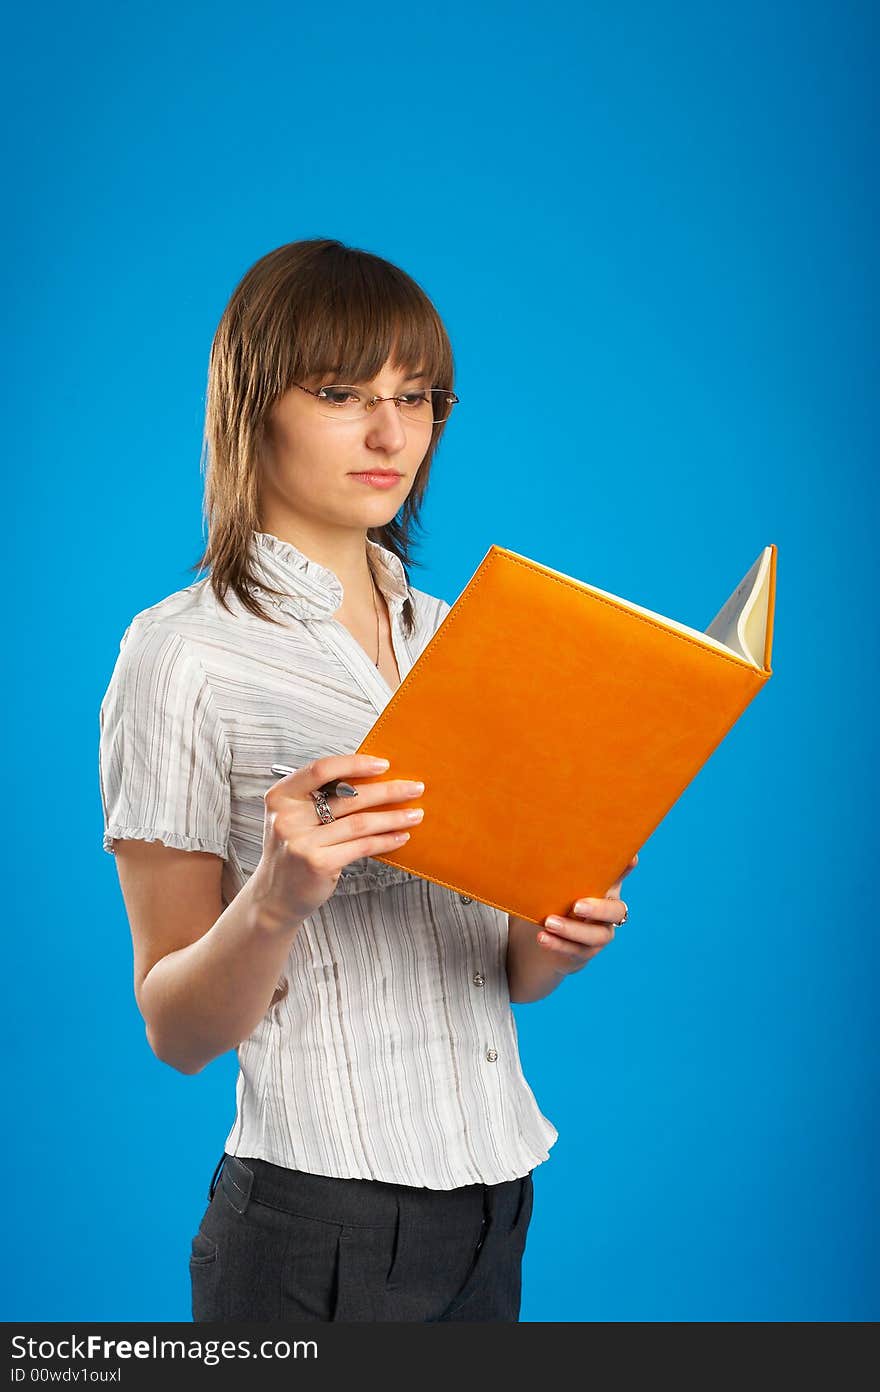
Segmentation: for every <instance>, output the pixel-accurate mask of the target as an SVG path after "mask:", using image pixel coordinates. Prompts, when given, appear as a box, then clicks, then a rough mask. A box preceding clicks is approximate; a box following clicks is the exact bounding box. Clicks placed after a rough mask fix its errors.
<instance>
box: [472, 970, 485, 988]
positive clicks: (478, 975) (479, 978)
mask: <svg viewBox="0 0 880 1392" xmlns="http://www.w3.org/2000/svg"><path fill="white" fill-rule="evenodd" d="M485 980H486V978H485V977H484V975H483V973H482V972H474V985H475V986H482V985H483V982H484V981H485Z"/></svg>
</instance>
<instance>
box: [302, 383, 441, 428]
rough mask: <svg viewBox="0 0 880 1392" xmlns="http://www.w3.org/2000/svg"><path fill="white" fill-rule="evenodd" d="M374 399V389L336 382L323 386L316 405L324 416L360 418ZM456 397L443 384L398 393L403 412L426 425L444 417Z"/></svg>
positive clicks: (409, 417)
mask: <svg viewBox="0 0 880 1392" xmlns="http://www.w3.org/2000/svg"><path fill="white" fill-rule="evenodd" d="M372 399H373V393H372V392H368V391H364V389H363V388H362V387H348V386H338V385H337V384H336V383H334V384H333V385H332V386H328V387H322V388H321V393H320V396H319V397H318V398H317V406H318V411H319V412H320V414H321V415H322V416H333V417H335V418H336V419H337V420H360V419H361V418H362V417H363V416H366V415H367V414H368V411H367V403H368V402H369V401H372ZM457 400H458V398H457V397H456V395H455V393H454V392H450V391H446V390H445V388H442V387H432V388H430V389H425V390H424V391H414V392H406V393H405V394H403V395H401V396H400V397H398V402H399V408H400V414H401V415H402V416H404V417H405V418H406V419H407V420H411V421H418V422H420V423H421V424H424V425H436V424H439V423H440V422H441V421H445V420H446V419H447V418H448V416H449V413H450V411H451V410H452V407H453V405H454V404H455V402H456V401H457Z"/></svg>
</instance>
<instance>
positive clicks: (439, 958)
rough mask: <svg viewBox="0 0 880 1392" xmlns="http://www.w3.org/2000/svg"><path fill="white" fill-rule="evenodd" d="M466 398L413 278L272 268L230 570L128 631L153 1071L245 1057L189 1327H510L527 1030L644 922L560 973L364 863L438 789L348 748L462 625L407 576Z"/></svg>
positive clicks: (121, 776) (437, 899)
mask: <svg viewBox="0 0 880 1392" xmlns="http://www.w3.org/2000/svg"><path fill="white" fill-rule="evenodd" d="M457 400H458V398H457V397H456V395H455V392H454V390H453V357H452V351H451V348H450V343H449V339H448V337H447V334H446V332H445V330H444V327H443V325H442V323H441V320H440V318H439V316H438V314H437V312H436V310H435V308H434V306H433V305H432V304H431V302H430V300H429V299H428V298H427V296H426V295H425V294H424V292H423V291H422V290H421V289H420V287H419V286H418V285H417V284H416V283H415V282H414V281H413V280H412V279H411V278H410V277H409V276H408V275H406V274H405V273H404V272H403V271H401V270H400V269H399V268H397V267H395V266H393V265H391V264H389V263H388V262H387V261H384V260H382V259H381V258H379V257H377V256H374V255H371V254H368V253H366V252H363V251H359V250H355V249H352V248H349V247H346V246H344V245H342V244H341V243H340V242H337V241H332V240H323V239H316V240H310V241H302V242H294V243H291V244H290V245H287V246H282V247H279V248H277V249H276V250H275V251H272V252H270V253H269V254H268V255H266V256H264V257H262V259H261V260H259V261H258V262H257V263H256V264H255V265H254V266H253V267H251V269H250V270H249V271H248V272H247V274H246V275H245V276H244V278H243V279H242V281H241V282H240V284H239V285H238V286H237V288H236V289H235V291H234V293H233V295H232V297H231V299H230V301H229V304H228V305H227V307H226V309H225V311H224V314H223V316H222V319H221V321H220V324H219V326H218V329H217V332H216V335H215V338H214V342H213V345H212V349H211V355H210V368H209V380H208V393H207V411H206V423H205V445H206V453H207V472H206V487H205V516H206V521H207V526H208V533H209V537H208V543H207V547H206V550H205V552H204V554H203V555H202V557H201V558H200V560H199V562H198V564H197V566H195V567H193V569H194V570H199V569H203V568H208V567H209V568H210V574H209V576H208V577H207V578H205V579H202V580H200V581H198V582H197V583H195V584H193V585H191V586H189V587H188V588H186V589H183V590H179V591H177V592H176V593H174V594H171V595H169V596H168V597H167V598H165V599H162V600H160V601H159V602H158V603H157V604H154V605H153V606H151V607H150V608H148V609H145V610H143V611H142V612H141V613H139V614H137V615H136V616H135V617H134V619H133V620H132V622H131V623H130V625H129V627H128V628H127V629H126V631H125V633H124V635H123V638H122V642H121V644H120V653H119V657H118V659H117V661H116V665H115V668H114V671H113V674H112V678H111V681H110V685H109V687H108V690H107V692H106V694H105V696H104V699H103V702H102V705H101V712H100V724H101V741H100V779H101V794H102V800H103V806H104V820H105V834H104V847H105V849H106V850H108V851H110V852H112V853H115V855H116V863H117V868H118V872H119V877H120V882H121V887H122V892H123V896H124V900H125V906H126V911H127V914H128V918H129V921H130V924H131V929H132V936H133V942H134V958H135V992H136V997H137V1001H138V1006H139V1008H140V1010H141V1012H142V1014H143V1017H144V1020H145V1023H146V1031H147V1038H148V1040H149V1043H150V1046H151V1048H152V1049H153V1050H154V1052H155V1053H156V1055H157V1057H158V1058H159V1059H161V1060H163V1061H164V1062H166V1063H168V1064H170V1065H171V1066H172V1067H174V1068H177V1069H179V1070H180V1071H182V1072H184V1073H197V1072H199V1071H200V1070H201V1069H202V1068H204V1067H205V1066H206V1064H208V1063H209V1062H210V1061H211V1060H212V1059H214V1058H216V1057H217V1056H218V1055H220V1054H222V1053H224V1052H225V1051H227V1050H229V1049H232V1048H235V1049H236V1050H237V1054H238V1061H239V1073H238V1081H237V1087H236V1108H235V1119H234V1122H233V1124H232V1127H231V1129H230V1131H229V1133H228V1135H227V1137H226V1140H225V1145H224V1151H223V1154H222V1156H221V1159H220V1162H219V1164H218V1165H217V1168H216V1170H215V1171H214V1175H213V1177H212V1179H211V1183H210V1186H209V1194H208V1200H209V1202H208V1207H207V1209H206V1211H205V1213H204V1215H203V1217H202V1219H201V1221H200V1223H199V1227H198V1232H197V1233H196V1234H195V1235H194V1236H193V1238H192V1254H191V1258H190V1274H191V1280H192V1314H193V1319H194V1320H198V1321H204V1320H226V1319H242V1320H275V1319H284V1320H290V1321H302V1320H323V1321H327V1320H352V1321H378V1320H383V1321H398V1320H408V1321H421V1322H426V1321H440V1320H503V1321H516V1320H518V1318H519V1308H520V1285H521V1265H522V1257H523V1250H524V1247H525V1242H526V1233H527V1230H528V1226H529V1221H530V1217H531V1212H532V1198H533V1190H532V1173H531V1172H532V1170H533V1168H534V1167H535V1166H536V1165H537V1164H540V1163H541V1161H543V1160H546V1159H547V1158H548V1152H549V1147H550V1146H551V1145H552V1144H553V1143H554V1141H555V1140H556V1138H557V1132H556V1129H555V1127H554V1126H553V1125H552V1124H551V1122H550V1121H548V1120H547V1118H546V1117H545V1116H543V1114H542V1113H541V1111H540V1110H539V1108H538V1105H537V1103H536V1101H535V1098H534V1096H533V1094H532V1091H531V1089H530V1087H529V1085H528V1083H527V1082H526V1080H525V1078H524V1076H523V1072H522V1069H521V1066H520V1060H519V1054H518V1048H517V1034H516V1025H515V1022H514V1018H513V1014H512V1012H511V1009H510V1002H511V999H522V1000H528V999H537V998H538V996H539V995H546V994H547V992H548V991H549V990H550V989H552V986H553V984H555V983H556V982H557V981H558V980H559V979H560V976H561V974H562V973H563V972H564V971H567V970H573V969H576V966H580V965H582V964H583V961H584V960H586V957H587V956H588V955H591V954H592V953H593V952H595V951H597V950H599V948H600V946H601V945H602V944H603V943H604V941H606V940H607V937H608V936H609V934H610V935H613V931H614V929H613V926H611V927H610V928H609V925H612V924H613V923H614V922H615V920H617V919H619V918H620V915H621V913H622V912H624V908H625V906H623V905H622V903H621V902H620V901H619V900H618V899H616V898H608V899H607V900H605V901H601V903H602V906H603V913H604V918H602V919H601V926H598V925H599V920H596V921H595V922H594V926H593V927H592V928H590V927H589V925H588V923H585V922H580V924H579V929H580V935H579V936H577V932H578V930H577V928H575V927H572V930H571V935H570V936H569V938H568V939H565V938H551V942H552V943H553V946H550V947H547V946H544V945H540V944H539V942H538V940H537V936H536V934H537V930H536V929H535V926H534V925H533V924H529V925H524V924H523V923H522V922H521V921H520V920H514V923H509V922H508V917H507V915H506V914H503V913H501V912H500V911H499V910H497V909H494V908H491V907H489V906H487V905H485V904H482V903H479V902H477V901H475V900H472V899H470V898H468V897H466V896H464V895H459V894H456V893H454V892H452V891H450V890H447V889H445V888H442V887H441V886H439V885H436V884H433V883H431V882H429V881H426V880H424V879H421V878H420V877H418V876H415V875H411V874H409V873H408V872H406V871H404V870H401V869H399V868H398V867H396V866H393V865H389V864H385V863H383V862H381V861H377V860H374V859H372V858H371V857H373V856H375V855H377V854H381V853H382V852H386V851H388V850H390V849H393V848H396V847H399V846H400V845H402V844H403V843H404V841H405V839H406V837H407V836H409V835H415V836H417V835H418V834H419V832H418V823H419V812H418V810H417V809H416V810H415V812H414V811H413V810H406V809H407V808H409V809H412V805H413V803H414V802H417V800H418V798H419V796H420V795H421V793H422V792H423V791H424V790H423V788H422V787H421V785H419V784H410V783H408V782H403V781H401V780H400V779H398V778H395V773H394V769H393V768H390V767H387V765H386V766H385V767H384V769H383V770H382V771H383V772H384V773H385V775H386V776H385V777H384V778H379V777H377V773H378V772H379V771H378V770H377V769H376V767H375V766H374V764H373V763H372V762H371V761H370V760H369V759H367V758H366V757H363V756H359V755H356V754H353V753H351V752H350V751H351V750H354V749H356V748H357V746H358V744H359V743H360V742H361V740H362V739H363V737H364V736H365V734H366V733H367V731H368V730H369V729H370V728H371V726H372V725H373V724H374V722H375V721H376V719H377V717H378V716H379V714H380V713H381V711H382V710H383V708H384V706H385V705H386V704H387V702H388V700H389V699H390V697H391V694H392V692H393V691H394V689H395V688H396V687H397V685H398V684H399V683H400V681H401V680H402V679H403V678H404V677H405V676H406V674H407V672H408V671H409V669H410V668H411V667H412V665H413V663H414V662H415V661H416V659H417V658H418V656H419V654H420V653H421V651H422V650H423V649H424V647H425V645H426V644H427V642H428V641H429V639H430V638H431V636H432V635H433V634H434V632H435V631H436V629H437V627H438V626H439V624H440V623H441V621H442V619H443V618H444V617H445V615H446V614H447V613H448V611H449V608H450V606H449V605H448V604H447V603H446V602H445V601H444V600H442V599H439V598H435V597H433V596H431V595H429V594H427V593H425V592H424V591H421V590H418V589H415V588H414V587H412V586H411V585H410V584H409V581H408V578H407V566H408V565H409V564H412V562H411V560H410V557H409V547H410V528H411V526H412V525H413V524H414V523H416V522H417V521H418V513H419V506H420V503H421V501H422V499H423V497H424V494H425V490H426V488H427V484H428V477H429V472H430V467H431V462H432V459H433V457H434V455H435V453H436V450H437V446H438V444H439V441H440V438H441V436H442V434H443V431H444V429H445V425H446V422H447V420H448V418H449V414H450V412H451V410H452V407H453V405H454V404H455V403H456V401H457ZM273 765H281V766H284V767H288V768H292V769H294V772H292V773H289V774H286V775H283V776H282V777H280V779H279V778H278V776H277V775H276V774H275V773H274V772H273ZM338 780H342V781H344V782H346V783H348V784H349V785H350V786H351V787H353V788H355V789H356V791H357V796H343V795H342V794H341V793H340V792H339V791H338V790H337V789H336V782H337V781H338ZM364 780H369V781H364ZM328 785H332V786H330V787H328ZM322 790H323V792H322ZM401 804H406V807H402V806H401ZM465 815H466V810H465ZM614 888H615V889H617V888H619V885H618V886H615V887H614ZM566 922H568V923H570V924H571V923H572V921H571V920H566ZM514 925H516V926H517V929H518V930H521V929H523V928H525V929H526V932H525V933H524V934H522V933H520V932H519V931H518V932H517V936H516V938H515V939H514V935H513V929H514ZM591 933H592V936H590V934H591ZM575 937H577V945H576V946H575V945H574V944H575ZM560 948H562V949H563V950H562V952H560V951H559V949H560ZM566 948H567V949H568V950H567V951H566V950H565V949H566ZM514 949H515V951H514ZM551 958H552V959H553V962H554V965H553V966H552V967H549V968H548V966H547V965H546V963H547V961H548V960H549V959H551ZM539 959H540V961H539ZM542 973H543V975H542Z"/></svg>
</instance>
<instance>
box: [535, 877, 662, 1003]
mask: <svg viewBox="0 0 880 1392" xmlns="http://www.w3.org/2000/svg"><path fill="white" fill-rule="evenodd" d="M638 863H639V858H638V855H634V856H633V858H632V860H631V861H630V862H629V864H628V865H627V867H626V869H625V870H624V872H623V874H622V875H621V876H620V879H619V880H615V882H614V884H613V885H612V886H611V888H610V889H609V891H608V893H607V894H606V895H605V898H604V899H579V900H578V901H577V903H576V904H575V905H574V908H573V910H572V912H573V913H574V914H575V915H576V917H574V918H556V917H555V916H554V915H552V914H551V915H550V917H549V918H545V919H544V924H545V927H546V931H544V930H543V929H542V931H541V932H540V933H539V934H538V942H539V943H540V944H541V946H542V947H545V948H546V949H547V951H548V952H549V953H550V954H552V957H553V958H554V961H555V969H556V971H558V972H559V974H560V975H561V976H565V975H567V974H568V973H569V972H576V971H580V969H581V967H584V966H586V964H587V962H589V961H590V960H591V959H592V958H593V957H595V956H596V953H597V952H601V951H602V948H603V947H607V946H608V944H609V943H610V942H611V939H612V938H613V937H614V929H615V926H617V925H618V924H619V923H620V920H621V919H622V918H623V917H624V915H625V914H626V912H627V907H626V904H625V903H624V902H623V900H622V899H621V898H620V897H619V895H620V888H621V885H622V883H623V881H624V879H625V877H626V876H627V875H628V874H629V873H630V871H631V870H634V869H635V867H636V866H637V865H638Z"/></svg>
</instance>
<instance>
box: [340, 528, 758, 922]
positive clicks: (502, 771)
mask: <svg viewBox="0 0 880 1392" xmlns="http://www.w3.org/2000/svg"><path fill="white" fill-rule="evenodd" d="M776 552H777V548H776V546H775V545H772V544H771V545H769V546H767V547H765V548H764V550H763V551H762V552H761V553H760V555H759V556H758V557H757V559H756V561H755V563H754V565H752V567H751V568H750V569H749V571H748V572H747V574H746V575H745V576H744V577H743V579H742V581H741V582H740V583H739V584H738V585H737V587H736V589H735V590H734V591H733V593H732V594H731V596H730V598H729V599H728V600H727V601H726V602H725V603H724V604H723V605H722V607H721V609H720V610H719V611H718V613H717V614H716V615H715V618H714V619H713V620H712V622H711V623H710V624H709V626H708V628H707V629H705V630H704V631H700V630H699V629H695V628H690V627H689V626H688V625H686V624H683V623H680V622H678V621H677V620H675V619H670V618H667V617H665V616H664V615H662V614H657V613H655V612H653V611H652V610H650V609H646V608H644V607H643V606H641V605H639V604H636V603H634V602H633V601H631V600H627V599H623V598H621V597H620V596H619V595H613V594H610V593H608V591H605V590H601V589H599V588H597V587H596V586H594V585H589V584H587V583H586V582H584V581H581V580H577V579H575V578H573V577H572V576H569V575H565V574H563V573H562V572H561V571H557V570H552V569H551V568H550V567H549V566H543V565H540V564H539V563H538V562H537V561H533V560H530V559H529V558H528V557H526V556H521V555H519V554H518V553H517V552H515V551H510V550H508V549H507V548H505V547H502V546H491V547H490V548H489V550H488V552H487V553H486V556H485V557H484V559H483V561H482V562H481V563H480V565H479V567H478V568H477V570H476V571H475V572H474V575H473V576H472V578H471V579H470V581H469V582H468V584H467V585H466V586H465V588H464V590H463V591H462V593H461V595H460V596H459V598H458V599H457V600H456V602H455V604H453V606H452V608H451V609H450V611H449V613H448V614H447V615H446V617H445V619H444V620H443V622H442V624H441V625H440V627H439V628H438V629H437V632H436V633H435V634H434V635H433V637H432V638H431V641H430V642H429V643H428V645H427V646H426V648H425V649H424V651H423V652H422V654H421V655H420V657H419V658H418V660H417V662H416V663H415V664H414V665H413V667H412V668H411V669H410V671H409V672H408V673H407V675H406V677H405V678H404V680H403V681H402V682H401V684H400V685H399V686H398V688H397V690H396V691H395V692H394V694H393V696H392V697H391V699H390V701H389V702H388V704H387V706H386V707H385V709H384V710H383V712H382V714H381V715H380V716H379V718H378V720H377V721H376V722H375V724H374V725H373V727H372V729H371V730H370V731H369V732H368V734H367V736H366V737H365V739H364V740H363V741H362V742H361V744H360V746H359V749H358V751H357V752H358V753H365V754H380V755H383V756H385V757H386V758H389V759H390V760H391V767H390V769H389V770H388V771H387V773H385V774H382V775H377V776H378V777H381V778H383V779H384V778H389V777H391V778H418V779H423V780H424V782H425V791H424V793H423V794H422V796H421V797H420V798H418V799H412V804H415V803H418V805H419V806H422V807H424V809H425V817H424V821H423V822H422V823H421V824H420V825H419V826H417V827H416V828H414V829H413V831H412V834H411V836H410V839H409V841H407V842H406V843H405V844H404V845H403V846H401V848H400V849H399V850H398V851H391V852H388V853H383V854H381V855H379V856H376V857H375V858H376V859H377V860H384V861H386V862H388V863H389V864H392V865H398V866H401V867H402V868H404V869H406V870H409V871H411V872H412V873H413V874H416V875H420V876H422V877H423V878H425V879H429V880H433V881H435V882H436V883H438V884H442V885H445V886H447V887H448V888H449V889H453V890H456V891H458V892H459V893H462V894H464V895H465V896H469V897H472V898H476V899H481V900H482V901H483V902H485V903H488V904H492V905H494V906H495V907H496V908H499V909H503V910H507V911H508V912H510V913H514V914H516V915H518V916H519V917H521V918H526V919H530V920H532V921H533V922H535V923H541V922H542V921H543V919H544V918H545V917H546V915H547V914H549V913H558V914H563V915H565V914H567V913H569V912H570V911H571V907H572V904H573V902H574V900H575V899H577V898H580V897H583V896H586V895H590V896H598V897H601V896H602V895H604V894H606V893H607V891H608V889H609V888H610V886H611V885H612V884H613V883H614V882H615V881H616V880H617V879H618V878H619V876H620V874H621V873H622V871H623V870H624V869H625V867H626V865H627V864H628V862H629V860H630V859H631V858H632V856H633V854H634V853H635V852H636V851H637V850H639V849H640V848H641V847H642V846H643V844H644V842H645V841H646V839H647V837H648V836H649V835H650V834H651V832H652V831H653V830H654V829H655V828H656V826H657V825H658V824H659V822H660V821H661V820H662V819H663V817H665V815H666V813H667V812H668V811H669V809H670V808H671V807H672V806H673V804H674V803H675V802H676V801H677V799H678V798H679V797H680V796H681V794H682V792H683V791H684V789H685V788H686V787H687V785H688V784H689V783H690V782H691V781H692V780H693V778H694V777H695V776H696V774H697V773H698V772H699V770H700V769H701V768H702V767H703V765H704V764H705V763H706V761H707V760H708V759H709V757H710V756H711V754H712V752H713V750H714V749H715V748H716V747H717V746H718V744H719V743H720V742H721V740H722V739H723V738H724V736H725V735H726V734H727V732H728V731H729V730H730V729H731V727H732V726H733V725H734V724H735V722H736V721H737V720H738V719H739V717H740V716H741V715H742V713H743V711H744V710H745V708H746V707H747V706H748V705H749V703H750V702H751V701H752V699H753V698H754V696H755V695H756V694H757V692H758V691H759V690H760V689H761V688H762V687H763V685H764V684H765V682H766V681H767V680H768V679H769V678H770V676H771V675H772V669H771V667H770V657H771V649H772V638H773V619H774V612H775V597H776ZM362 781H366V782H368V781H369V780H368V779H367V780H362ZM397 805H399V806H405V805H408V804H404V803H401V804H397Z"/></svg>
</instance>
